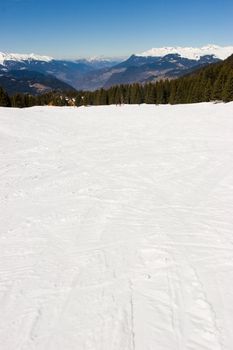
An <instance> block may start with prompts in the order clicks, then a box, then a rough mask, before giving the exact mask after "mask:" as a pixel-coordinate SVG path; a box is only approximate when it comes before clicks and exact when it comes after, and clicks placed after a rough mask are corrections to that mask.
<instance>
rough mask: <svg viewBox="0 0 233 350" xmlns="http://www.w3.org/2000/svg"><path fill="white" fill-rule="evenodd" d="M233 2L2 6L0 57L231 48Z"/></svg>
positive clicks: (63, 1) (8, 0)
mask: <svg viewBox="0 0 233 350" xmlns="http://www.w3.org/2000/svg"><path fill="white" fill-rule="evenodd" d="M232 18H233V1H232V0H221V1H220V0H192V1H188V0H186V1H184V0H180V1H174V0H173V1H172V0H144V1H142V0H140V1H139V0H123V1H121V0H118V1H117V0H108V1H107V0H102V1H101V0H86V1H85V0H81V1H80V0H0V51H8V52H19V53H29V52H35V53H39V54H47V55H52V56H54V57H59V58H61V57H64V58H73V57H78V56H93V55H106V56H127V55H129V54H132V53H137V52H141V51H145V50H147V49H150V48H152V47H159V46H177V45H180V46H202V45H205V44H209V43H211V44H212V43H215V44H218V45H232V44H233V20H232Z"/></svg>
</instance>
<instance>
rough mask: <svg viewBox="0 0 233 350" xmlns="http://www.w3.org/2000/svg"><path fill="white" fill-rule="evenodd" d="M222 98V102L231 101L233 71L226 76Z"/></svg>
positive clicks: (232, 96)
mask: <svg viewBox="0 0 233 350" xmlns="http://www.w3.org/2000/svg"><path fill="white" fill-rule="evenodd" d="M222 97H223V101H224V102H230V101H233V71H231V73H230V74H229V76H228V79H227V82H226V84H225V87H224V90H223V94H222Z"/></svg>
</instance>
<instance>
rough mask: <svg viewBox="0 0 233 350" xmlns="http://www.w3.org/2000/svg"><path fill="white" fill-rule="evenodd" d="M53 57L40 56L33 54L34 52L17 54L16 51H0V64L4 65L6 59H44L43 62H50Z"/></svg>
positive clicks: (19, 60) (20, 60)
mask: <svg viewBox="0 0 233 350" xmlns="http://www.w3.org/2000/svg"><path fill="white" fill-rule="evenodd" d="M52 60H53V58H52V57H49V56H40V55H35V54H34V53H31V54H17V53H6V52H0V64H2V65H4V62H6V61H18V62H22V61H44V62H50V61H52Z"/></svg>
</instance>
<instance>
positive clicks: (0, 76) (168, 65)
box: [0, 45, 233, 95]
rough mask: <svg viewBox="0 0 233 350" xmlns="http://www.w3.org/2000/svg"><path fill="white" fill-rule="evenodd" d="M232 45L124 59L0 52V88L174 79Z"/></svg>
mask: <svg viewBox="0 0 233 350" xmlns="http://www.w3.org/2000/svg"><path fill="white" fill-rule="evenodd" d="M232 53H233V46H227V47H221V46H216V45H208V46H204V47H202V48H192V47H163V48H154V49H151V50H149V51H146V52H143V53H139V54H133V55H131V56H130V57H129V58H127V59H124V60H123V59H106V58H92V59H78V60H57V59H54V58H52V57H49V56H39V55H35V54H29V55H26V54H22V55H21V54H8V53H0V86H2V87H3V88H4V89H5V90H6V91H7V92H8V93H9V94H11V95H12V94H15V93H17V92H23V93H30V94H34V95H35V94H40V93H43V92H47V91H51V90H72V89H77V90H90V91H93V90H96V89H99V88H109V87H111V86H114V85H118V84H129V83H135V82H139V83H142V84H143V83H146V82H156V81H158V80H161V79H174V78H177V77H180V76H182V75H185V74H187V73H190V72H192V71H194V70H196V69H198V68H200V67H203V66H205V65H208V64H210V63H215V62H218V61H220V60H223V59H225V58H227V57H228V56H230V55H231V54H232Z"/></svg>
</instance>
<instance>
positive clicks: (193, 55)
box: [136, 45, 233, 60]
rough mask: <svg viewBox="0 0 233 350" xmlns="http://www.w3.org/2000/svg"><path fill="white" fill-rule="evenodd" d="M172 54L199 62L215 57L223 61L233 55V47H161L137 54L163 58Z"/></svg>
mask: <svg viewBox="0 0 233 350" xmlns="http://www.w3.org/2000/svg"><path fill="white" fill-rule="evenodd" d="M170 54H178V55H180V56H181V57H184V58H188V59H191V60H199V59H200V58H201V57H203V56H207V55H213V56H215V57H216V58H219V59H221V60H224V59H226V58H227V57H229V56H230V55H232V54H233V46H218V45H207V46H203V47H196V48H195V47H179V46H178V47H161V48H154V49H151V50H148V51H145V52H143V53H140V54H137V55H136V56H140V57H149V56H151V57H163V56H166V55H170Z"/></svg>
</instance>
